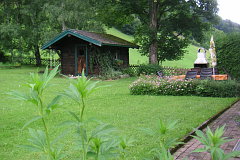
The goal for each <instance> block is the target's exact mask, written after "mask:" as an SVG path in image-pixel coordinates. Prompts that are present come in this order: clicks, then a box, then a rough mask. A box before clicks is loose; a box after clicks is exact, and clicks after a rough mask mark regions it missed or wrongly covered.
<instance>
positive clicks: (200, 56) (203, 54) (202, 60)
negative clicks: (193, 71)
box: [194, 48, 208, 64]
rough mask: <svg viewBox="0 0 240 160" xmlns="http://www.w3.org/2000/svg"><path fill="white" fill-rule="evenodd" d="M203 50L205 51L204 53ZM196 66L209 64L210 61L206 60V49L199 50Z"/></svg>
mask: <svg viewBox="0 0 240 160" xmlns="http://www.w3.org/2000/svg"><path fill="white" fill-rule="evenodd" d="M201 50H203V52H202V51H201ZM194 64H208V61H207V58H206V50H205V49H204V48H199V49H198V54H197V59H196V61H195V62H194Z"/></svg>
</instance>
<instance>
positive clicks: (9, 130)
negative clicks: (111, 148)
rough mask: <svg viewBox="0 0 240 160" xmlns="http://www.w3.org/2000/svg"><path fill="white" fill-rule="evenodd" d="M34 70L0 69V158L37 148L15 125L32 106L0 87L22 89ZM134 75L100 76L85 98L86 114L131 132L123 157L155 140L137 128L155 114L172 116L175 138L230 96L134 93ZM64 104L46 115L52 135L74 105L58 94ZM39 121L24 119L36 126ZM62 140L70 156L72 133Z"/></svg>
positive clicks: (21, 157)
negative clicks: (25, 147)
mask: <svg viewBox="0 0 240 160" xmlns="http://www.w3.org/2000/svg"><path fill="white" fill-rule="evenodd" d="M34 70H36V69H35V68H31V67H22V68H20V69H4V70H3V69H2V70H0V91H1V94H0V111H1V112H0V113H1V118H0V141H1V143H0V159H1V160H33V159H38V158H39V157H38V154H33V153H29V152H27V151H25V150H23V149H21V148H18V145H20V144H26V142H27V138H28V133H27V130H23V131H21V128H22V126H23V125H24V124H25V122H27V121H28V120H30V119H31V118H32V117H33V116H34V115H35V114H36V113H35V111H36V109H35V107H33V106H32V105H31V104H28V103H22V102H19V101H16V100H12V99H9V97H8V96H6V95H5V94H4V93H6V92H8V91H11V90H20V91H25V90H26V88H24V87H22V85H23V84H24V83H25V82H26V81H27V80H28V77H29V72H31V71H34ZM133 80H135V78H127V79H121V80H115V81H103V82H101V84H102V85H111V87H105V88H102V89H100V90H99V91H97V92H95V93H94V94H93V96H92V97H91V98H90V99H88V101H87V104H88V106H87V109H86V114H85V116H86V117H88V118H89V117H95V118H98V119H100V120H102V121H103V122H106V123H111V124H113V125H114V126H116V127H117V128H119V129H120V130H121V134H124V135H127V136H128V137H130V136H132V137H133V138H134V139H135V140H136V144H135V146H134V147H132V148H131V149H130V156H129V157H130V158H129V159H140V158H139V157H140V156H141V155H145V154H146V153H147V152H148V151H149V150H150V149H151V148H152V147H153V146H154V145H156V141H155V140H154V139H152V138H151V137H148V136H146V135H145V134H144V133H142V132H141V131H140V130H139V128H146V127H150V128H153V127H154V126H156V122H157V121H158V119H159V118H161V119H163V120H165V121H174V120H178V121H179V123H178V125H177V128H176V130H175V131H173V132H172V133H171V134H170V135H169V136H171V137H177V138H181V137H183V136H184V135H186V134H187V133H189V132H190V131H191V130H192V129H193V128H194V127H196V126H198V125H199V124H201V123H202V122H204V121H205V120H207V119H208V118H209V117H211V116H212V115H214V114H216V113H217V112H219V111H221V110H222V109H224V108H225V107H227V106H229V105H231V104H232V103H233V102H234V101H236V98H207V97H205V98H204V97H185V96H182V97H178V96H134V95H130V94H129V90H128V86H129V84H130V83H131V82H132V81H133ZM51 83H52V84H55V85H53V86H51V87H50V88H49V89H48V90H47V92H46V93H45V94H44V95H45V100H46V101H48V100H50V99H51V98H53V97H54V95H56V94H57V93H59V92H62V91H63V90H64V89H65V88H66V87H68V85H69V81H68V80H67V79H65V78H54V80H53V81H52V82H51ZM62 102H63V103H64V107H63V108H62V109H58V110H56V112H54V113H53V114H52V116H51V118H50V119H49V121H48V125H49V126H50V128H51V131H50V134H51V135H52V136H56V135H57V134H58V133H60V132H61V131H63V130H64V129H66V128H64V127H58V124H59V123H60V122H62V121H64V120H69V119H71V116H70V115H69V114H67V113H66V112H64V110H71V111H76V110H77V106H76V104H75V103H74V102H72V101H71V100H69V99H63V100H62ZM40 126H41V125H40V122H36V123H33V124H31V125H30V127H32V128H41V127H40ZM64 140H65V141H66V143H67V145H66V146H65V148H64V151H65V152H67V153H70V155H69V157H68V158H67V159H74V158H76V157H77V155H78V153H77V152H75V151H74V150H73V149H72V148H71V146H72V145H71V144H72V143H73V142H72V136H71V134H69V135H67V136H66V137H65V138H64Z"/></svg>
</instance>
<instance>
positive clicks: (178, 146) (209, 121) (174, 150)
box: [170, 98, 240, 154]
mask: <svg viewBox="0 0 240 160" xmlns="http://www.w3.org/2000/svg"><path fill="white" fill-rule="evenodd" d="M238 101H240V98H238V99H237V100H236V101H234V102H233V103H232V104H231V105H230V106H228V107H226V108H225V109H223V110H222V111H220V112H218V113H216V114H215V115H213V116H212V117H211V118H210V119H208V120H206V121H205V122H203V123H202V124H201V125H200V126H198V127H197V128H195V129H194V130H193V131H191V132H190V133H189V134H187V135H186V136H185V137H184V138H183V139H182V140H181V142H183V143H181V144H178V145H177V146H176V147H174V148H172V149H171V150H170V152H171V153H172V154H174V153H175V152H176V151H177V150H178V149H180V148H181V147H183V146H184V145H185V144H186V143H187V142H189V141H190V140H191V139H193V137H192V136H193V135H196V130H203V129H205V128H206V127H207V126H208V125H209V124H210V123H212V122H213V121H214V120H216V119H217V118H218V117H220V116H221V115H222V114H223V113H225V112H226V111H227V110H228V109H230V108H231V107H232V106H234V105H235V104H236V103H237V102H238Z"/></svg>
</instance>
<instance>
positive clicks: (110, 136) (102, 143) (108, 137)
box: [62, 71, 131, 160]
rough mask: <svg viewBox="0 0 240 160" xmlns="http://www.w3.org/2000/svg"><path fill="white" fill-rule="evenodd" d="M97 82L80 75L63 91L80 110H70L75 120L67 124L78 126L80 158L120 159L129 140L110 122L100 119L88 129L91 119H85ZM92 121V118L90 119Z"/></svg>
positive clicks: (128, 144) (96, 159) (97, 159)
mask: <svg viewBox="0 0 240 160" xmlns="http://www.w3.org/2000/svg"><path fill="white" fill-rule="evenodd" d="M97 83H98V81H97V82H91V81H90V79H87V77H86V76H85V75H84V71H82V76H81V77H78V78H77V80H76V81H73V82H72V83H71V84H70V86H69V88H68V89H66V90H65V92H64V93H62V95H63V96H66V97H68V98H70V99H72V100H73V101H75V102H76V103H77V104H78V108H79V110H78V111H77V113H75V112H69V113H70V114H71V116H73V118H74V121H68V122H66V124H71V125H74V126H75V127H76V133H77V137H78V139H77V142H78V143H77V148H78V150H80V153H81V155H80V159H82V160H87V159H95V160H100V159H103V160H105V159H118V158H120V157H122V159H124V158H125V153H126V148H127V147H128V146H130V145H131V144H130V143H128V142H129V141H128V140H126V139H125V140H120V139H119V138H117V137H116V136H114V133H116V131H117V130H116V128H114V127H113V126H111V125H109V124H105V123H101V122H99V121H98V124H97V126H96V128H94V129H92V130H88V129H87V128H88V123H89V120H85V119H84V117H83V116H84V111H85V109H86V99H87V98H88V97H89V96H90V95H91V94H92V93H94V92H95V91H96V90H98V89H99V88H100V87H97ZM90 122H91V120H90Z"/></svg>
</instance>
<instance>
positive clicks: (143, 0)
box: [97, 0, 218, 63]
mask: <svg viewBox="0 0 240 160" xmlns="http://www.w3.org/2000/svg"><path fill="white" fill-rule="evenodd" d="M97 5H99V6H101V7H100V9H99V11H98V13H99V14H98V16H99V17H100V18H102V20H103V21H104V22H105V24H107V25H109V26H111V25H113V24H114V25H123V24H128V23H129V22H131V21H132V20H133V19H137V20H138V21H140V23H139V25H138V27H137V32H136V34H135V37H136V42H137V43H139V44H140V45H141V46H142V47H141V52H142V53H143V54H145V55H149V61H150V63H157V62H159V61H165V60H174V59H179V58H181V57H182V56H183V54H184V52H185V50H184V48H186V47H187V46H188V44H189V41H188V40H189V38H193V37H194V38H195V39H198V40H200V39H201V38H202V37H203V32H204V31H205V30H207V29H208V28H209V26H210V23H212V22H215V17H216V13H217V10H218V9H217V1H216V0H171V1H169V0H131V1H125V0H100V1H98V2H97ZM109 15H111V16H109Z"/></svg>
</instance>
